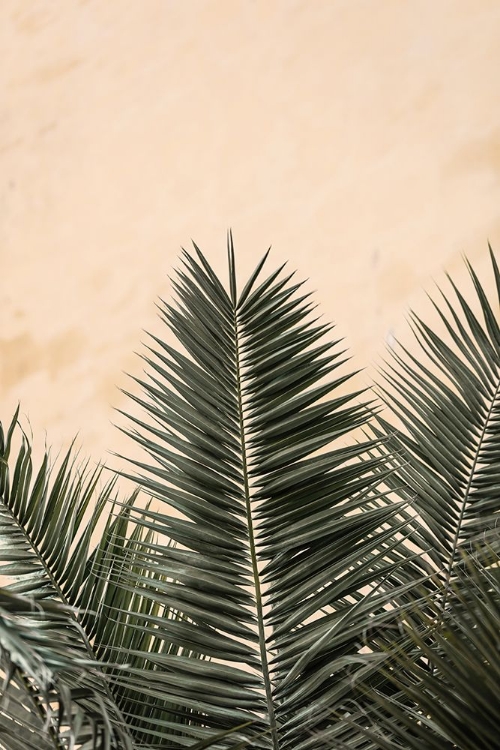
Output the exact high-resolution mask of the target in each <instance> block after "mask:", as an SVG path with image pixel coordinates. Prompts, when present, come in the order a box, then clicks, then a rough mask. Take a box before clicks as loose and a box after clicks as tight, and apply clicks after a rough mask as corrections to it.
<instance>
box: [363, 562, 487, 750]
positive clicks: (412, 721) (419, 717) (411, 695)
mask: <svg viewBox="0 0 500 750" xmlns="http://www.w3.org/2000/svg"><path fill="white" fill-rule="evenodd" d="M490 555H491V551H490ZM464 557H465V559H464V560H463V562H464V564H463V566H462V568H461V570H460V573H459V574H458V575H457V578H456V580H455V581H454V583H453V586H452V590H451V593H450V595H449V601H448V607H447V610H446V613H445V615H444V617H443V616H442V612H441V611H440V608H439V606H438V605H437V603H436V602H435V601H434V602H433V601H432V600H431V601H430V602H429V605H428V606H427V607H426V609H425V610H421V609H418V608H415V609H414V611H413V612H411V614H410V616H407V617H406V618H404V619H402V622H401V624H402V626H404V627H405V629H406V631H407V632H408V634H409V636H410V638H411V639H412V641H413V643H414V644H415V646H416V648H418V650H419V651H420V653H421V654H422V657H423V659H422V660H421V661H420V663H418V664H417V663H416V662H415V661H414V660H413V659H412V658H410V656H409V654H408V653H407V652H405V651H404V650H401V649H394V648H392V649H391V648H390V649H388V651H387V655H386V659H385V663H384V665H383V671H384V673H385V675H386V677H387V678H388V679H389V680H390V681H391V682H392V683H393V684H394V686H395V687H396V688H397V690H398V697H397V698H391V697H388V696H387V695H382V694H380V693H375V694H374V695H375V699H376V701H377V703H378V704H379V707H380V710H378V711H375V712H373V714H372V720H375V721H376V724H374V726H373V727H372V728H371V730H369V731H367V732H366V735H367V737H369V738H370V739H371V740H373V742H374V747H375V748H380V750H392V749H393V748H401V747H404V748H408V750H421V749H422V748H429V750H433V749H434V748H435V750H453V749H454V748H458V749H459V750H478V748H492V749H493V748H496V747H498V716H499V715H500V697H499V693H498V685H499V683H500V657H499V653H498V623H499V622H500V578H499V576H498V565H499V562H500V560H499V558H498V556H496V555H493V558H491V557H490V565H488V566H485V565H484V548H483V549H482V550H481V552H480V556H479V559H478V558H475V557H474V556H470V555H466V556H464V555H463V558H464ZM432 610H433V611H432ZM437 623H439V624H440V627H439V628H437V627H436V625H437ZM401 696H404V697H406V699H407V703H406V704H404V703H403V702H402V701H401ZM408 704H410V705H412V706H413V707H412V708H411V709H408Z"/></svg>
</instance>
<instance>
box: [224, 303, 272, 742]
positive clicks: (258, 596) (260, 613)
mask: <svg viewBox="0 0 500 750" xmlns="http://www.w3.org/2000/svg"><path fill="white" fill-rule="evenodd" d="M234 331H235V340H236V381H237V398H238V417H239V427H240V441H241V453H242V468H243V482H244V492H245V507H246V513H247V521H248V540H249V546H250V556H251V560H252V571H253V581H254V587H255V602H256V609H257V626H258V635H259V649H260V658H261V662H262V673H263V677H264V687H265V692H266V702H267V711H268V715H269V722H270V725H271V737H272V743H273V750H279V741H278V733H277V727H276V717H275V713H274V703H273V696H272V686H271V678H270V673H269V661H268V657H267V647H266V635H265V626H264V607H263V604H262V590H261V585H260V575H259V567H258V560H257V552H256V548H255V533H254V524H253V517H252V503H251V497H250V482H249V477H248V460H247V449H246V440H245V418H244V413H243V394H242V386H241V379H242V378H241V370H242V367H241V358H240V341H239V339H240V337H239V328H238V318H237V312H236V307H235V308H234Z"/></svg>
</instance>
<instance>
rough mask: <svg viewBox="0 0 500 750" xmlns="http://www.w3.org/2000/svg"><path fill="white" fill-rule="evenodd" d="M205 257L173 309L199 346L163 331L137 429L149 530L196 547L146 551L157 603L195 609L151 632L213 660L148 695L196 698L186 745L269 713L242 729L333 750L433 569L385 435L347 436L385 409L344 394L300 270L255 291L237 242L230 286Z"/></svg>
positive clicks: (139, 555)
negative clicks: (384, 642)
mask: <svg viewBox="0 0 500 750" xmlns="http://www.w3.org/2000/svg"><path fill="white" fill-rule="evenodd" d="M195 251H196V256H197V257H196V258H195V257H193V256H190V255H188V254H187V253H185V255H184V267H183V269H182V270H181V271H180V272H179V274H178V278H177V281H175V282H174V287H175V289H176V291H177V295H178V304H177V306H172V305H170V304H167V303H163V304H162V306H161V313H162V317H163V319H164V321H165V322H166V324H167V325H168V326H169V328H170V329H171V331H173V332H174V334H175V335H176V337H177V339H178V341H179V342H180V344H181V345H182V347H183V349H184V352H182V351H180V350H177V349H175V348H173V347H171V346H170V345H169V344H167V343H166V342H164V341H162V340H161V339H159V338H155V337H153V342H152V345H151V346H150V347H149V352H148V354H147V355H146V356H145V360H146V362H147V365H148V379H147V380H145V381H139V382H140V384H141V386H142V388H143V389H144V391H145V394H146V396H145V397H144V398H140V397H137V396H135V395H132V398H133V399H134V400H135V401H137V402H138V403H139V404H140V405H141V406H142V407H143V409H144V410H145V411H146V412H147V413H148V415H149V417H150V418H152V419H151V421H150V422H149V423H148V422H147V421H142V420H141V419H139V418H138V417H131V419H132V422H133V425H134V427H133V428H130V429H129V430H128V432H129V434H130V435H131V436H132V437H133V438H134V439H135V440H136V441H137V442H138V443H139V444H140V445H141V446H142V447H143V448H144V449H145V452H146V454H147V455H149V458H150V460H149V462H148V461H139V460H135V461H133V462H132V463H133V464H134V465H135V467H136V469H137V470H138V471H139V476H138V477H135V476H134V479H135V480H136V481H138V482H139V483H140V485H141V486H142V487H143V488H144V489H145V490H146V491H147V492H148V493H149V494H150V495H152V496H153V497H154V498H156V499H157V500H159V501H160V505H159V507H158V509H153V507H151V508H150V509H149V510H146V511H144V512H141V514H140V516H139V514H137V517H136V523H137V524H138V525H140V526H142V527H143V528H146V529H151V530H152V531H154V532H155V533H156V534H159V535H160V539H161V537H162V536H163V538H165V537H166V538H168V539H173V540H174V541H175V542H176V543H177V545H179V546H178V547H177V548H172V547H171V546H167V545H165V544H162V543H161V542H158V541H157V542H156V543H155V544H151V543H150V542H148V541H146V540H144V539H143V540H142V541H141V542H140V543H139V544H138V545H137V549H136V559H137V560H138V561H140V565H141V566H142V568H143V572H142V573H140V572H138V573H137V575H136V577H135V580H136V584H137V586H138V587H140V593H141V596H148V595H152V596H153V597H154V599H155V602H156V603H157V604H159V605H161V606H163V607H164V608H165V610H166V608H168V607H173V608H175V610H176V611H177V612H178V617H176V618H172V617H165V616H159V615H158V614H154V615H151V616H148V618H147V619H148V627H149V628H151V629H153V628H154V629H155V630H154V632H155V633H156V634H157V637H159V638H163V639H164V640H165V648H168V647H169V646H168V644H174V645H175V646H176V647H177V648H180V649H187V650H193V651H196V652H197V653H199V654H201V655H203V656H204V659H203V660H201V661H198V662H193V661H192V660H191V659H190V658H189V655H188V654H185V653H180V654H178V655H177V656H176V658H175V659H170V660H167V659H160V658H159V657H158V659H157V663H158V667H160V666H161V667H162V670H163V671H160V669H158V672H157V673H155V681H156V682H155V685H154V686H153V684H152V683H151V681H150V680H151V678H150V677H148V676H145V680H144V682H142V684H141V690H145V691H151V690H157V691H158V694H161V695H162V696H164V697H165V696H167V697H168V699H169V700H170V701H171V703H173V704H178V705H179V706H184V709H185V712H186V717H187V719H188V721H187V722H186V726H185V727H184V732H183V733H182V734H179V736H178V737H172V736H171V734H169V732H168V726H167V725H166V724H165V730H166V733H165V740H166V741H167V742H168V743H169V744H168V745H167V746H168V747H172V748H173V747H180V746H182V745H189V742H190V738H199V739H202V738H203V736H204V733H205V736H207V731H208V730H210V729H211V730H213V731H214V732H215V731H217V730H225V729H227V728H230V727H232V726H236V725H239V724H241V722H244V721H251V722H254V723H253V726H252V727H251V729H250V730H247V731H245V732H242V733H241V737H242V738H244V737H247V738H253V739H252V742H253V746H255V747H263V748H265V747H270V748H273V749H274V750H277V749H278V748H280V749H284V748H291V747H293V748H294V750H305V748H307V747H311V748H312V747H314V748H315V749H316V748H323V747H325V748H327V747H330V746H331V742H332V738H334V737H335V734H336V733H338V731H339V727H338V722H337V725H335V726H333V725H332V722H331V720H330V719H329V718H328V717H327V716H326V713H325V710H326V709H327V708H331V707H332V706H334V705H337V704H339V705H340V704H341V703H342V701H343V700H344V698H345V696H346V695H347V694H349V691H350V689H351V684H352V679H351V673H352V672H353V671H356V670H357V669H361V668H363V669H364V668H369V667H370V662H369V658H368V656H367V655H364V654H362V653H360V651H361V648H362V636H363V632H364V631H365V630H366V628H367V626H373V627H375V626H376V624H377V622H378V620H379V619H381V618H384V617H385V616H386V609H387V607H388V604H389V602H390V601H391V598H392V589H393V587H394V582H395V581H397V584H398V585H400V584H407V583H409V582H410V581H411V580H412V577H415V576H420V575H421V570H420V568H419V565H418V561H417V562H414V563H413V564H412V566H411V575H410V573H409V572H408V570H409V569H406V568H405V567H404V566H402V562H403V561H405V562H406V561H407V560H408V552H407V550H406V549H405V547H404V542H403V541H402V540H401V530H402V528H403V527H404V525H405V522H404V520H402V519H401V518H400V517H398V515H397V511H398V509H399V508H398V506H397V505H396V506H395V505H394V504H390V503H389V501H388V500H387V499H386V498H385V497H384V495H383V494H382V493H381V492H380V491H379V490H378V489H377V485H378V483H379V481H380V480H379V477H378V474H377V472H376V471H375V469H377V470H379V471H383V467H384V461H383V460H381V459H380V458H373V457H370V456H369V455H368V454H367V451H368V450H369V449H370V448H373V447H374V445H375V444H376V443H377V441H368V442H366V443H363V444H357V443H354V442H352V441H351V444H346V441H347V440H348V438H349V436H350V435H352V433H353V431H354V430H356V429H357V428H359V427H360V426H363V425H366V423H367V421H368V419H369V411H368V409H367V407H366V406H365V405H364V404H358V403H356V402H355V401H354V399H355V398H356V397H358V396H359V395H360V394H359V392H355V393H351V394H348V395H346V394H345V390H342V387H343V386H344V384H345V383H346V382H347V381H348V379H349V377H350V375H346V374H343V373H342V374H338V373H339V368H340V367H341V365H343V364H344V363H345V361H346V360H345V358H343V352H342V351H339V349H338V343H339V342H334V343H323V339H322V337H323V335H324V334H325V333H326V332H327V331H328V330H329V326H325V325H320V324H318V323H317V319H314V318H312V317H311V311H312V309H313V305H312V303H311V301H310V295H308V294H302V295H301V294H299V293H298V291H299V289H300V287H301V284H293V283H291V278H292V275H290V276H283V274H282V268H280V269H278V271H276V272H274V273H272V274H271V275H270V276H269V277H267V278H265V279H264V280H262V281H260V276H261V271H262V267H263V265H264V261H265V258H264V259H263V261H261V263H260V264H259V265H258V267H257V269H256V271H255V272H254V274H253V275H252V277H251V278H250V280H249V282H248V283H247V285H246V286H245V288H244V289H243V291H242V292H241V294H240V295H239V296H238V294H237V290H236V277H235V269H234V254H233V248H232V242H231V240H230V243H229V263H230V293H229V294H228V293H227V292H226V291H225V289H224V287H223V286H222V284H221V283H220V281H219V280H218V278H217V277H216V275H215V274H214V272H213V270H212V269H211V267H210V266H209V264H208V262H207V261H206V259H205V257H204V256H203V254H202V253H201V252H200V251H199V250H198V248H196V246H195ZM258 282H260V283H258ZM151 422H152V423H151ZM173 511H175V512H176V514H174V512H173ZM146 571H149V573H150V574H156V575H157V576H158V580H153V581H152V580H150V579H149V580H148V578H147V575H146ZM391 579H393V580H391ZM388 582H390V585H389V583H388ZM377 587H379V588H378V589H377ZM376 589H377V590H376ZM148 591H149V592H152V594H151V593H150V594H148ZM370 592H371V593H370ZM144 656H146V654H144ZM148 658H153V657H148ZM137 679H138V681H139V680H140V679H141V675H137ZM146 680H149V682H146ZM137 684H138V683H137ZM362 699H363V698H361V700H362ZM190 709H193V710H192V712H191V714H187V712H188V711H189V710H190ZM160 726H161V722H159V720H158V716H155V724H154V729H155V730H156V731H158V727H160ZM262 731H264V732H266V731H267V734H266V735H264V736H262V734H261V733H262ZM256 733H257V734H259V733H260V736H259V739H256ZM320 733H321V734H320ZM152 734H153V727H151V729H150V730H149V734H148V733H145V735H144V739H145V741H148V742H149V743H152V742H153V737H152ZM238 736H239V735H238ZM236 740H237V737H236V735H235V736H234V737H233V738H232V742H235V741H236Z"/></svg>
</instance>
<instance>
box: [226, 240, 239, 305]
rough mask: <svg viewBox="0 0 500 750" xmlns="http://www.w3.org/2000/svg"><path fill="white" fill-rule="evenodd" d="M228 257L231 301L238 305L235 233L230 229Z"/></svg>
mask: <svg viewBox="0 0 500 750" xmlns="http://www.w3.org/2000/svg"><path fill="white" fill-rule="evenodd" d="M227 258H228V263H229V288H230V290H231V302H232V303H233V305H236V300H237V297H238V293H237V291H236V267H235V262H234V243H233V233H232V232H231V230H230V229H229V230H228V232H227Z"/></svg>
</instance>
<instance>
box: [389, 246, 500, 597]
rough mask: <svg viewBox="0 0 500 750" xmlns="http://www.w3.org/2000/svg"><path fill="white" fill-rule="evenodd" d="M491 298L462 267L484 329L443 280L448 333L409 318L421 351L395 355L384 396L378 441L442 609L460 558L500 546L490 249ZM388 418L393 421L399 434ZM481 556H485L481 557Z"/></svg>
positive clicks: (498, 363) (498, 405)
mask: <svg viewBox="0 0 500 750" xmlns="http://www.w3.org/2000/svg"><path fill="white" fill-rule="evenodd" d="M490 255H491V263H492V267H493V273H494V277H495V281H496V291H497V298H496V300H495V301H494V302H490V301H489V300H488V297H487V295H486V293H485V291H484V289H483V287H482V285H481V283H480V281H479V279H478V277H477V275H476V273H475V272H474V270H473V268H472V267H471V266H470V264H467V265H468V270H469V273H470V276H471V278H472V281H473V285H474V288H475V292H476V295H477V303H478V306H479V308H480V311H481V315H482V317H483V322H482V323H481V321H480V320H479V319H478V317H477V316H476V314H475V313H474V312H473V309H472V307H471V305H470V304H469V303H468V302H467V301H466V299H465V297H464V296H463V294H462V293H461V292H460V290H459V289H458V288H457V286H456V285H455V284H454V282H453V281H452V280H451V279H450V284H451V288H452V292H453V295H454V297H455V302H453V301H452V299H451V297H450V296H449V295H445V294H444V293H441V296H442V304H441V305H438V304H437V303H434V306H435V309H436V310H437V312H438V315H439V318H440V320H441V321H442V324H443V326H444V329H445V333H444V334H443V335H442V336H439V335H438V334H437V333H435V332H434V331H433V330H432V329H431V328H430V326H429V325H427V324H426V323H425V322H424V321H423V320H422V319H421V318H420V317H419V316H417V315H415V314H412V315H411V320H412V325H413V330H414V333H415V336H416V340H417V342H418V344H419V346H420V353H413V352H412V351H410V350H408V349H406V348H404V347H402V346H400V347H399V348H398V349H396V350H394V352H393V356H392V362H391V363H390V364H389V365H388V367H387V369H386V373H385V379H386V385H384V386H382V388H381V393H382V396H383V398H384V399H385V402H386V405H387V406H388V412H389V417H388V418H387V419H385V418H380V419H379V425H380V428H375V434H376V435H377V436H378V437H380V438H382V437H384V436H385V437H386V440H385V442H384V445H385V446H387V447H388V449H389V450H391V451H392V453H393V455H394V456H397V455H399V456H400V457H401V461H400V462H399V465H398V464H397V463H396V464H394V463H393V465H394V466H395V467H397V471H395V472H394V473H393V474H392V476H391V481H392V487H393V489H394V490H395V492H396V495H398V496H399V497H400V498H401V499H407V500H408V501H409V502H411V505H412V508H413V509H414V511H415V519H414V522H413V526H414V529H415V533H414V538H413V541H414V543H415V544H416V545H417V547H418V548H420V550H421V551H422V553H425V555H426V556H427V557H428V559H429V561H430V562H431V564H432V567H433V570H434V573H435V577H434V580H435V582H436V583H437V582H439V583H437V585H438V586H443V587H444V591H443V598H442V605H443V608H445V607H446V600H447V596H448V593H447V592H448V590H450V589H451V586H452V583H453V580H454V578H455V576H456V574H457V570H458V569H459V568H460V565H461V560H462V552H463V551H467V550H469V549H472V548H474V549H475V550H476V549H477V545H478V544H479V543H481V544H484V545H486V547H485V548H486V549H488V546H490V545H498V533H497V526H498V519H499V514H500V493H499V492H498V487H499V486H500V485H499V477H500V431H499V429H498V425H499V419H500V326H499V323H498V315H497V312H498V299H499V297H500V274H499V270H498V266H497V263H496V260H495V257H494V255H493V252H492V251H491V249H490ZM391 412H392V413H393V414H395V415H396V416H397V418H398V419H399V420H400V424H401V427H400V428H396V427H395V426H394V425H393V424H392V423H391V422H390V414H391ZM487 554H489V553H488V551H487Z"/></svg>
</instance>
